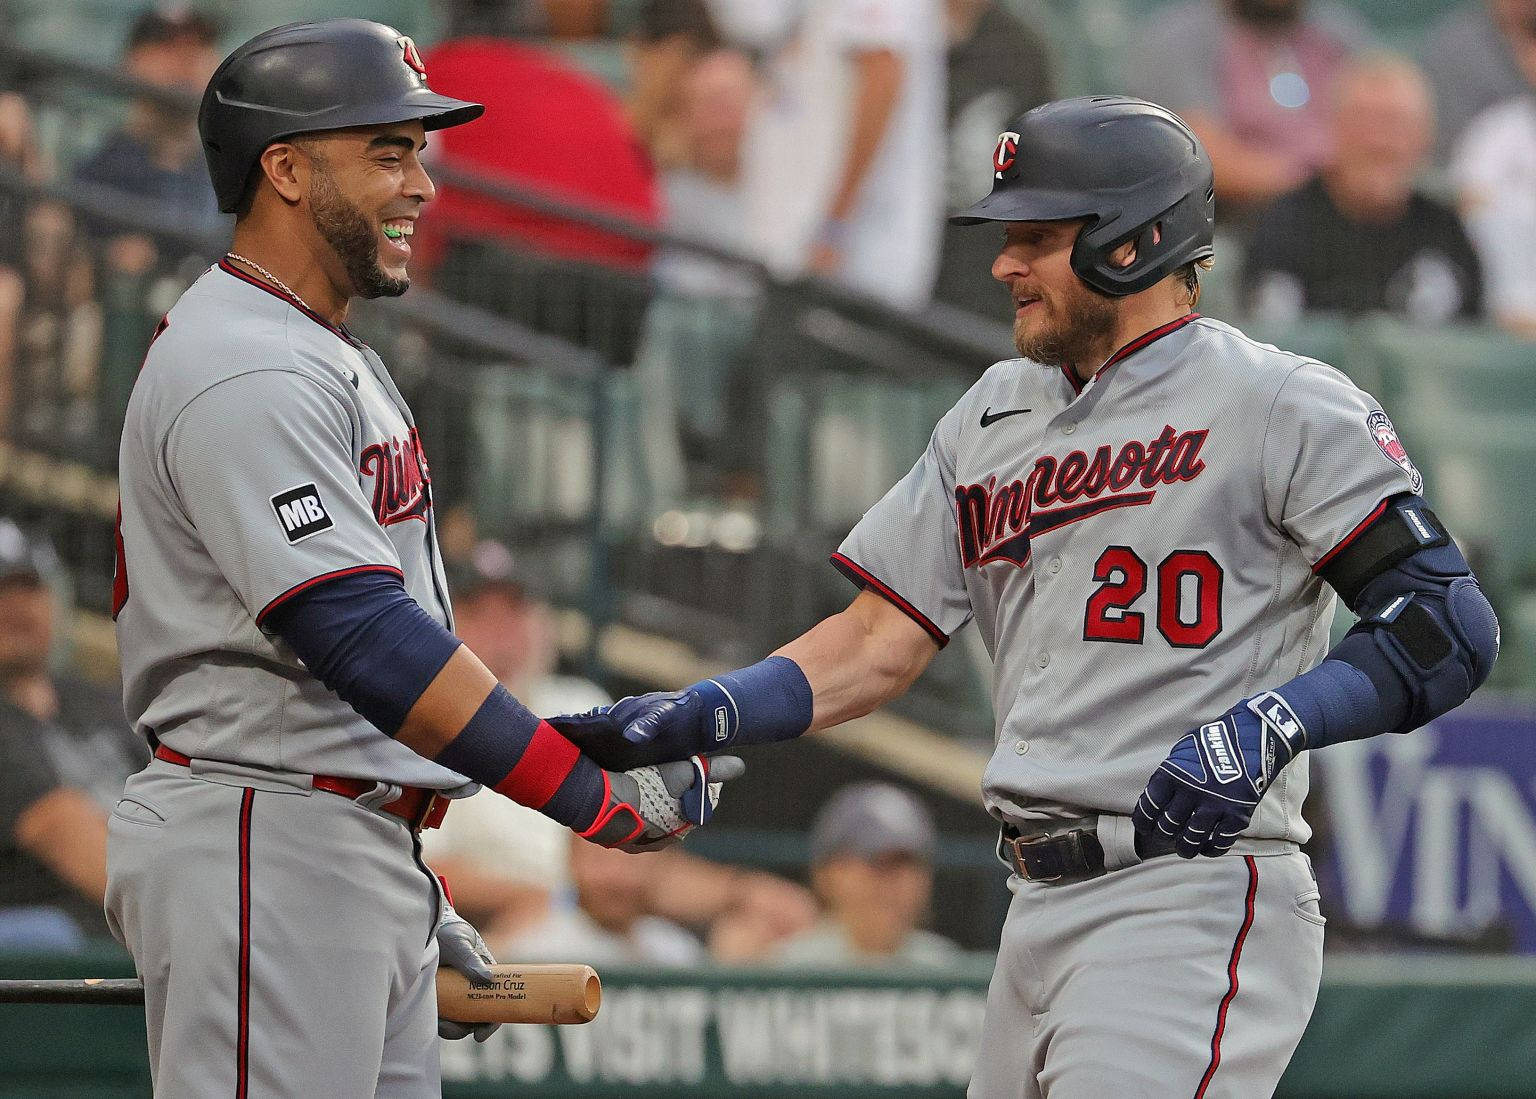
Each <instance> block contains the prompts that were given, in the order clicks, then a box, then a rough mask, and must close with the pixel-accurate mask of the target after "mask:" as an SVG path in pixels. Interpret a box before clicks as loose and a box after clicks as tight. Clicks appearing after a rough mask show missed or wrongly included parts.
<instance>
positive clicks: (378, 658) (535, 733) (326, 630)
mask: <svg viewBox="0 0 1536 1099" xmlns="http://www.w3.org/2000/svg"><path fill="white" fill-rule="evenodd" d="M268 624H269V626H270V628H272V629H273V630H275V631H277V633H278V634H279V635H280V636H281V637H282V638H283V639H284V640H285V641H287V642H288V644H289V645H290V646H291V647H292V648H293V650H294V652H295V653H296V654H298V656H299V658H300V659H301V660H303V661H304V664H305V666H306V667H308V669H309V670H310V672H311V673H312V674H314V676H315V677H316V678H317V679H319V680H320V682H322V683H324V684H325V685H326V686H327V687H329V688H330V689H331V690H333V691H335V692H336V693H337V694H338V695H339V696H341V698H342V699H343V700H344V701H346V702H347V703H348V705H350V706H351V707H352V708H353V709H355V710H356V711H357V712H358V713H359V714H361V715H362V716H363V717H365V718H367V719H368V720H369V721H370V722H372V724H373V725H374V727H375V728H377V729H378V730H379V731H380V732H382V733H384V734H385V735H386V736H391V737H394V738H396V739H398V740H399V741H400V742H401V743H402V744H404V745H405V746H406V747H408V748H410V749H411V750H412V751H414V752H416V753H417V754H418V755H421V756H424V757H425V758H427V759H430V760H433V761H434V762H436V763H440V764H442V765H443V766H444V767H446V768H448V769H449V770H452V771H456V772H458V773H459V774H461V775H465V776H467V777H469V778H471V779H474V780H475V781H476V782H479V783H481V784H482V785H484V786H488V787H490V788H491V789H493V790H495V791H496V792H497V793H499V794H502V795H504V796H506V797H509V798H511V799H512V800H514V801H517V802H519V803H521V804H523V805H527V806H529V807H530V808H533V809H537V810H539V811H540V812H541V813H544V814H545V815H546V816H548V817H551V818H553V819H554V820H557V821H559V822H560V823H561V824H564V825H566V826H567V827H570V828H573V829H576V830H578V831H581V830H584V829H586V828H588V827H590V826H591V824H592V823H593V821H594V820H595V819H596V817H597V814H598V813H599V812H600V811H601V810H602V808H603V806H604V805H605V803H606V801H607V785H606V782H605V779H604V776H603V772H602V770H601V768H599V767H598V766H597V765H596V764H595V763H593V762H592V761H591V760H589V759H586V758H585V757H583V756H582V754H581V753H580V751H579V750H578V749H577V748H576V746H575V745H574V744H572V743H571V742H570V741H569V740H567V739H566V738H565V737H563V736H561V735H560V734H559V733H558V732H556V731H555V729H554V728H552V727H551V726H550V725H549V724H547V723H546V722H543V721H541V720H539V718H538V717H536V716H535V715H534V714H533V713H531V712H530V711H529V710H528V709H527V708H526V707H524V706H523V705H522V704H521V703H519V702H518V701H517V700H516V699H515V698H513V697H512V695H511V694H510V693H509V692H508V691H507V689H506V688H505V687H503V686H501V685H500V684H499V683H497V682H496V678H495V677H494V676H493V675H492V674H491V673H490V671H489V670H488V669H487V668H486V667H485V665H483V664H481V663H480V661H479V660H478V659H477V658H476V657H475V656H474V654H472V653H471V652H470V651H469V650H468V649H467V648H465V647H464V646H463V645H462V644H460V642H459V640H458V638H456V637H454V636H453V635H452V634H451V633H449V632H448V631H447V630H446V629H444V628H443V627H442V625H441V624H439V623H438V622H437V621H435V620H434V619H432V618H431V617H430V616H429V615H428V614H427V613H426V612H425V611H424V610H422V608H421V607H420V606H419V605H418V604H417V603H416V602H415V600H413V599H411V597H410V595H409V594H408V593H407V592H406V591H405V589H404V588H403V587H402V586H401V585H400V583H399V580H398V579H396V578H393V577H391V576H389V575H388V574H385V573H365V574H361V575H353V576H346V577H342V578H338V579H335V580H331V581H328V582H326V583H324V584H319V585H316V586H315V587H314V588H311V589H309V590H308V591H305V592H304V593H303V594H302V595H300V596H299V597H297V598H295V599H293V600H291V601H290V602H289V603H286V604H284V605H283V606H282V608H280V609H279V611H277V612H275V613H274V614H273V615H271V616H270V617H269V619H268Z"/></svg>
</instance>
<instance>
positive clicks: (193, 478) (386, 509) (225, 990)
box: [107, 19, 739, 1097]
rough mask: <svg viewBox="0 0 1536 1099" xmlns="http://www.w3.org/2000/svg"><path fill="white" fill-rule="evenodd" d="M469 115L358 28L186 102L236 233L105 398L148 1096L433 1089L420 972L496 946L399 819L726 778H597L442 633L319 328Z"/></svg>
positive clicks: (635, 820)
mask: <svg viewBox="0 0 1536 1099" xmlns="http://www.w3.org/2000/svg"><path fill="white" fill-rule="evenodd" d="M481 110H482V108H481V106H480V105H479V104H475V103H465V102H461V101H459V100H455V99H449V98H447V97H445V96H441V95H437V94H436V93H434V92H432V91H431V90H430V89H429V88H428V86H427V81H426V73H425V70H424V69H423V66H422V63H421V59H420V57H419V56H418V54H417V52H416V48H415V46H414V45H413V44H412V42H411V40H410V39H409V38H406V37H403V36H402V35H400V34H398V33H397V32H395V31H394V30H392V29H390V28H388V27H384V26H381V25H379V24H377V23H371V22H367V21H364V20H357V19H343V20H335V21H331V22H324V23H312V24H294V25H291V26H286V27H280V28H278V29H276V30H272V31H268V32H265V33H263V34H260V35H257V36H256V37H255V38H253V39H252V40H251V41H249V42H247V43H246V44H245V45H243V46H241V47H240V48H239V49H237V50H236V51H235V52H234V53H233V54H231V55H230V56H229V57H228V58H227V59H226V60H225V61H224V62H223V64H222V65H220V67H219V68H218V70H217V72H215V74H214V76H213V78H212V80H211V82H210V83H209V85H208V88H207V91H206V92H205V94H204V96H203V101H202V107H201V111H200V113H199V116H198V129H199V132H200V133H201V136H202V141H203V145H204V149H205V151H206V153H207V158H208V166H209V170H210V172H211V174H212V177H213V185H214V190H215V192H216V194H217V197H218V201H219V207H220V209H221V210H223V211H225V212H233V213H235V214H236V215H237V219H238V220H237V224H236V229H235V235H234V247H233V248H232V249H231V251H230V253H229V254H228V255H226V256H225V257H224V259H223V260H222V261H221V262H220V263H219V264H218V265H217V266H215V267H213V268H212V269H210V270H209V271H208V272H207V273H206V274H204V275H203V276H202V277H201V278H200V279H199V280H198V281H197V282H196V283H194V284H193V286H192V287H191V288H190V289H188V290H187V292H186V293H185V294H183V295H182V297H181V299H180V301H178V302H177V304H176V305H175V307H174V308H172V309H171V311H170V313H169V314H168V315H167V316H166V317H165V319H164V320H163V321H162V323H161V324H160V327H159V331H158V334H157V337H156V339H155V341H154V343H153V345H152V346H151V348H150V350H149V354H148V357H147V358H146V360H145V363H144V367H143V370H142V372H141V374H140V376H139V379H138V382H137V384H136V386H135V387H134V390H133V394H132V397H131V399H130V401H129V406H128V411H127V417H126V423H125V425H124V428H123V438H122V448H121V470H120V473H121V485H122V513H121V520H120V524H119V525H120V533H119V537H118V541H117V570H116V578H115V580H116V583H115V598H114V603H115V608H114V617H115V618H116V620H117V632H118V644H119V647H120V650H121V654H122V664H123V674H124V680H125V688H124V689H125V697H126V709H127V713H128V716H129V718H130V720H132V721H133V722H134V724H135V725H136V727H137V728H138V730H139V731H140V732H142V733H143V734H144V735H145V736H146V737H147V738H148V739H149V741H150V743H151V744H152V745H154V747H155V758H154V760H153V761H152V762H151V763H150V765H149V766H148V768H147V769H146V770H144V771H142V772H140V773H139V774H137V775H135V776H133V777H132V778H131V779H129V781H128V783H127V786H126V788H125V791H124V793H123V797H122V799H121V801H120V802H119V803H118V805H117V807H116V809H115V811H114V814H113V817H112V820H111V824H110V832H109V840H108V886H107V913H108V919H109V922H110V924H111V927H112V929H113V933H114V934H115V935H116V936H117V937H118V939H119V940H120V941H121V942H122V943H123V944H124V945H125V946H127V948H128V949H129V950H130V951H131V952H132V954H133V957H134V961H135V964H136V967H137V969H138V972H139V975H140V976H141V977H142V978H143V981H144V986H145V1006H146V1015H147V1019H148V1031H149V1049H150V1067H151V1070H152V1072H153V1075H154V1081H155V1089H156V1093H157V1094H159V1095H163V1096H195V1097H202V1096H210V1095H227V1096H236V1097H244V1096H258V1095H259V1096H269V1095H283V1096H319V1095H325V1096H363V1095H379V1096H411V1097H416V1096H435V1095H437V1094H439V1092H440V1084H439V1076H438V1054H437V1048H438V1047H437V1036H438V1034H439V1033H441V1034H443V1036H445V1037H463V1036H464V1035H465V1034H466V1033H468V1032H469V1028H467V1027H464V1026H461V1025H458V1024H453V1023H444V1024H442V1026H441V1028H439V1027H438V1026H437V1025H435V1020H436V1009H435V1005H436V997H435V990H434V980H433V978H434V975H435V972H436V970H437V967H438V964H439V960H440V959H441V962H442V964H445V965H450V966H453V967H455V968H458V969H461V970H463V971H465V972H467V973H469V974H471V975H476V976H481V977H486V976H489V974H488V973H487V971H486V969H485V966H486V965H487V964H489V962H490V961H491V958H490V955H489V954H488V953H487V952H486V950H485V948H484V946H483V944H482V943H481V942H480V937H479V936H478V935H477V934H476V933H475V931H474V929H473V928H471V927H470V926H469V925H468V924H467V923H466V922H465V921H463V920H462V919H460V918H459V917H457V916H456V915H455V914H454V912H453V909H452V907H451V905H450V904H449V903H448V902H447V899H446V897H445V892H444V889H443V888H440V886H439V883H438V881H437V880H436V879H435V878H434V876H433V875H432V874H431V873H430V872H429V871H428V869H427V867H426V865H425V864H424V863H423V862H422V860H421V854H420V851H421V848H420V842H419V833H420V831H421V829H423V828H430V827H434V826H435V825H436V823H437V822H438V821H439V820H440V819H441V817H442V815H443V813H444V811H445V810H446V808H447V806H448V802H449V799H451V798H455V797H459V796H463V795H466V794H469V793H472V792H474V791H475V790H476V789H477V786H476V784H477V783H478V784H484V785H486V786H489V787H492V788H493V789H495V790H496V791H497V792H498V793H501V794H503V795H505V796H507V797H510V798H512V799H514V800H516V801H519V802H521V803H523V804H525V805H528V806H531V807H533V808H536V809H539V810H541V811H542V812H544V813H545V814H547V815H548V816H550V817H552V818H553V819H555V820H557V821H559V822H560V823H561V824H563V825H566V826H567V827H570V828H572V829H574V830H576V831H577V832H579V833H580V834H581V835H582V836H584V837H585V838H587V839H589V840H592V841H593V842H596V843H600V844H603V845H605V846H617V847H622V848H624V849H626V850H646V849H650V848H654V847H657V846H661V845H663V844H666V843H670V842H673V841H674V840H675V838H676V837H677V836H679V835H680V834H681V833H682V832H684V831H686V830H687V828H688V827H690V826H692V825H694V824H699V823H703V821H704V820H705V819H706V818H707V816H708V815H709V811H710V809H711V808H712V805H713V800H714V797H716V796H718V782H719V780H720V779H722V778H727V777H730V775H731V774H732V773H734V772H735V771H736V770H738V769H739V767H738V766H737V765H738V764H739V761H732V762H731V763H728V764H727V766H725V767H719V766H717V767H716V768H715V771H714V774H713V775H712V776H711V775H710V774H709V771H708V769H707V768H706V766H705V765H704V764H703V763H702V762H700V761H698V760H695V761H692V762H691V763H673V764H667V765H664V766H662V767H660V768H656V767H642V768H639V769H636V770H632V771H630V772H628V773H622V774H621V773H608V772H606V771H604V770H602V769H601V768H600V767H599V766H597V765H596V764H594V763H593V762H592V761H591V760H590V759H588V758H586V757H584V756H582V755H581V754H580V752H579V751H578V750H577V748H576V747H575V746H574V745H573V744H572V743H571V742H570V741H569V740H567V739H565V738H564V737H562V736H561V735H560V734H559V733H557V732H555V731H554V730H553V729H552V728H551V727H550V726H549V725H547V724H544V723H542V722H541V721H539V719H538V718H536V717H534V716H533V715H532V714H531V713H530V712H529V711H528V710H526V709H525V708H524V707H523V706H522V705H521V704H519V703H518V702H517V701H516V700H515V699H514V698H513V697H512V696H511V695H510V694H508V693H507V691H506V689H505V688H503V687H500V686H498V685H497V684H496V682H495V679H494V677H493V676H492V675H491V673H490V672H489V671H487V670H486V669H485V667H484V666H483V665H482V664H481V663H480V662H479V661H478V660H476V659H475V658H474V657H473V656H472V655H470V653H469V651H468V650H467V649H465V648H464V647H463V646H462V645H460V643H459V641H458V639H457V638H455V637H454V636H453V634H452V633H450V632H449V631H450V629H451V626H452V615H451V612H450V609H449V605H448V599H447V596H446V594H445V592H446V585H445V583H444V579H443V568H442V562H441V559H440V555H439V552H438V547H437V540H436V535H435V527H434V524H435V519H434V514H433V506H432V505H433V500H432V483H431V476H430V474H429V472H428V467H427V463H426V459H425V457H424V456H423V454H422V448H421V442H420V439H419V438H418V435H417V431H416V428H415V426H414V424H413V422H412V419H411V414H410V410H409V409H408V408H407V407H406V405H405V402H404V401H403V400H402V399H401V397H400V393H399V391H398V390H397V389H396V388H395V385H394V383H393V382H392V381H391V380H390V376H389V373H388V371H386V370H385V368H384V364H383V363H382V362H380V360H379V357H378V356H377V355H376V354H375V353H374V352H373V351H372V349H370V348H369V347H368V346H367V345H366V344H364V343H362V342H361V341H360V340H358V339H357V337H356V336H354V335H353V334H352V333H351V332H350V331H348V329H347V327H346V325H345V320H346V315H347V306H348V303H349V302H350V301H351V300H352V299H353V298H355V297H359V296H361V297H367V298H373V297H378V296H380V295H391V296H392V295H398V294H401V293H403V292H404V291H405V289H406V287H407V286H408V285H409V280H408V278H407V270H406V269H407V264H408V262H409V260H410V256H411V247H410V240H411V235H412V232H413V229H414V227H415V224H416V219H417V216H418V215H419V214H420V213H421V209H422V207H423V206H424V205H425V204H426V203H427V202H428V201H429V200H430V199H431V198H432V197H433V188H432V182H431V180H429V179H428V177H427V175H426V172H425V171H424V170H423V168H422V163H421V159H420V155H421V150H422V148H423V147H424V145H425V143H426V138H425V135H426V133H427V131H430V130H436V129H440V128H442V127H445V126H455V125H459V124H461V123H465V122H468V121H470V120H471V119H474V118H476V117H477V116H478V115H479V114H480V113H481ZM709 779H713V781H707V780H709ZM489 1029H493V1028H488V1027H483V1026H482V1028H480V1029H479V1030H478V1031H477V1036H478V1037H481V1038H483V1037H484V1036H485V1035H486V1034H488V1033H489Z"/></svg>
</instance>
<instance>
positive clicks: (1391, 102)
mask: <svg viewBox="0 0 1536 1099" xmlns="http://www.w3.org/2000/svg"><path fill="white" fill-rule="evenodd" d="M1333 118H1334V135H1335V137H1336V139H1337V140H1336V142H1335V147H1334V153H1333V158H1332V159H1331V160H1330V161H1329V163H1328V165H1327V166H1326V167H1325V168H1324V169H1323V170H1322V172H1321V173H1319V174H1318V175H1317V176H1316V177H1314V178H1313V179H1312V180H1310V181H1309V182H1308V183H1307V184H1306V185H1305V186H1303V187H1302V188H1300V189H1299V190H1297V191H1294V192H1292V193H1291V194H1289V195H1286V196H1284V197H1283V198H1281V199H1279V200H1278V201H1277V202H1275V203H1274V204H1273V205H1271V206H1270V207H1269V208H1268V209H1267V210H1265V211H1264V212H1263V213H1262V214H1261V215H1260V216H1259V218H1258V221H1257V223H1256V224H1255V226H1254V230H1253V234H1252V236H1251V237H1250V238H1249V241H1248V247H1247V248H1246V249H1245V250H1244V259H1245V261H1246V263H1245V267H1244V272H1243V284H1244V291H1245V294H1246V297H1247V305H1248V312H1249V313H1250V315H1253V316H1256V317H1259V318H1261V319H1263V320H1265V321H1267V322H1270V323H1284V322H1288V321H1292V320H1295V319H1296V318H1297V317H1298V316H1300V315H1301V314H1302V313H1303V312H1336V313H1344V314H1361V313H1375V312H1388V313H1393V314H1396V315H1397V316H1399V317H1401V318H1402V319H1404V320H1407V321H1410V322H1414V323H1418V324H1445V323H1447V322H1450V321H1456V320H1461V321H1471V320H1474V319H1476V318H1477V317H1478V315H1479V314H1480V313H1481V311H1482V273H1481V268H1480V265H1479V263H1478V258H1477V253H1476V251H1475V250H1474V249H1473V247H1472V242H1471V241H1470V240H1469V239H1468V238H1467V233H1466V230H1465V229H1463V228H1462V224H1461V219H1460V218H1459V217H1458V216H1457V214H1456V211H1455V209H1454V208H1452V207H1451V206H1448V205H1447V204H1445V203H1443V202H1440V201H1438V200H1437V199H1434V198H1431V197H1429V196H1428V195H1426V194H1424V193H1422V192H1421V191H1419V190H1418V189H1417V188H1416V186H1415V184H1416V182H1417V180H1418V176H1419V173H1420V172H1421V171H1422V170H1423V168H1424V166H1425V162H1426V161H1427V159H1428V156H1429V149H1430V145H1431V143H1432V142H1433V137H1434V104H1433V103H1432V101H1431V97H1430V90H1429V86H1428V84H1427V83H1426V82H1425V79H1424V76H1423V74H1422V73H1421V72H1420V71H1419V70H1418V67H1417V66H1415V65H1414V64H1413V62H1411V61H1409V60H1407V59H1406V58H1400V57H1394V56H1391V55H1387V54H1372V55H1364V56H1362V57H1360V58H1359V59H1357V60H1356V61H1354V62H1352V63H1351V64H1350V66H1349V67H1348V68H1347V69H1346V70H1345V71H1344V72H1343V73H1342V74H1341V75H1340V77H1339V82H1338V88H1337V92H1336V95H1335V100H1334V109H1333Z"/></svg>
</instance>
